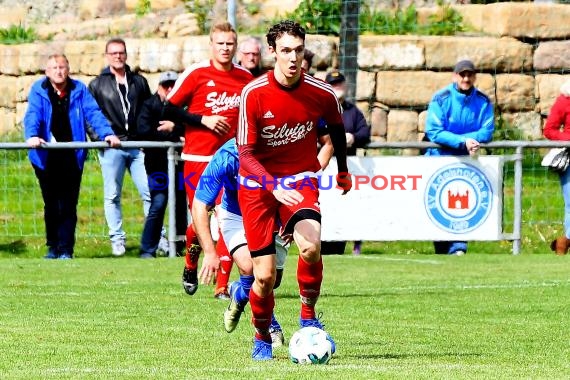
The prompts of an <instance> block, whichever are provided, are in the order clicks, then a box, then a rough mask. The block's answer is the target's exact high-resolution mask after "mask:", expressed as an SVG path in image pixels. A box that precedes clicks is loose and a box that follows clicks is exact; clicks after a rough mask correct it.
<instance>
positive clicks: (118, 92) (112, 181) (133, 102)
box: [89, 38, 167, 256]
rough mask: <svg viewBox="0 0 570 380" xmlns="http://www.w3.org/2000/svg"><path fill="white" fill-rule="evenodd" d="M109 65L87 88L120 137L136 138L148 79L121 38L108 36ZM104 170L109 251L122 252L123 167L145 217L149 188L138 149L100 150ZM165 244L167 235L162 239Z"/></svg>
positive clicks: (142, 157)
mask: <svg viewBox="0 0 570 380" xmlns="http://www.w3.org/2000/svg"><path fill="white" fill-rule="evenodd" d="M105 57H106V58H107V62H108V64H109V65H108V66H107V67H105V68H104V69H103V71H102V72H101V74H99V76H97V77H96V78H95V79H93V81H91V83H90V84H89V90H90V91H91V93H92V94H93V96H94V97H95V100H97V103H98V104H99V106H100V107H101V110H102V111H103V113H104V114H105V116H106V117H107V119H108V120H109V121H110V122H111V127H112V128H113V131H114V132H115V134H116V135H117V136H118V137H119V138H120V139H121V141H131V140H136V139H137V134H136V132H137V119H138V116H139V114H140V111H141V109H142V105H143V103H144V101H145V100H146V99H148V98H150V96H151V92H150V88H149V86H148V82H147V80H146V79H145V78H144V77H143V76H142V75H139V74H137V73H135V72H133V71H131V69H130V68H129V66H128V65H127V64H126V61H127V46H126V43H125V41H124V40H122V39H120V38H113V39H110V40H109V41H108V42H107V44H106V47H105ZM99 162H100V164H101V171H102V173H103V187H104V197H105V201H104V202H105V203H104V206H105V207H104V208H105V218H106V219H107V225H108V227H109V237H110V239H111V247H112V253H113V255H115V256H122V255H124V254H125V244H126V233H125V231H124V230H123V216H122V210H121V194H122V190H123V180H124V177H125V171H127V170H128V171H129V173H130V174H131V178H132V179H133V182H134V183H135V186H136V187H137V190H138V192H139V194H140V196H141V198H142V200H143V210H144V215H145V217H146V216H147V215H148V210H149V207H150V192H149V188H148V181H147V175H146V171H145V167H144V153H143V151H142V150H141V149H137V148H130V149H114V150H105V151H100V152H99ZM163 240H164V243H165V244H167V242H166V239H163Z"/></svg>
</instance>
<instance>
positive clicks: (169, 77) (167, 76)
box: [158, 71, 178, 84]
mask: <svg viewBox="0 0 570 380" xmlns="http://www.w3.org/2000/svg"><path fill="white" fill-rule="evenodd" d="M176 79H178V74H176V73H175V72H174V71H165V72H163V73H162V74H160V77H159V78H158V84H163V83H164V82H175V81H176Z"/></svg>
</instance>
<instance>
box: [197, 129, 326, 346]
mask: <svg viewBox="0 0 570 380" xmlns="http://www.w3.org/2000/svg"><path fill="white" fill-rule="evenodd" d="M323 133H326V132H325V131H323ZM320 143H321V144H322V146H323V148H322V149H321V150H320V152H319V162H320V163H321V167H322V168H323V169H324V168H325V167H326V166H327V165H328V163H329V161H330V158H331V156H332V143H331V141H330V138H329V137H328V135H325V136H321V137H320ZM238 171H239V158H238V151H237V145H236V140H235V139H231V140H229V141H227V142H226V143H225V144H224V145H223V146H222V147H221V148H220V149H219V150H218V151H217V152H216V154H215V155H214V157H213V158H212V160H211V161H210V162H209V163H208V166H207V167H206V169H205V170H204V172H203V173H202V176H201V177H200V182H199V183H198V186H197V187H196V193H195V195H194V202H193V204H192V222H193V223H194V229H195V231H196V235H197V236H198V240H199V241H200V245H201V247H202V249H203V251H204V259H203V261H202V267H201V269H200V273H199V275H198V277H199V280H200V282H201V283H202V284H210V283H211V282H212V280H213V279H215V278H216V271H217V270H218V269H219V267H220V258H219V257H218V255H217V254H216V249H215V243H214V240H213V238H212V235H211V232H210V231H211V230H210V211H211V210H212V209H213V208H214V205H215V204H216V198H217V197H218V195H219V193H220V191H221V190H222V189H223V190H224V192H223V195H222V199H221V203H220V205H219V206H218V207H217V209H216V216H217V219H218V223H219V224H220V231H221V233H222V235H223V238H224V240H225V242H226V245H227V247H228V250H229V252H230V254H231V255H232V258H233V260H234V262H235V263H236V265H237V267H238V270H239V273H240V278H239V281H236V282H233V283H231V284H230V289H229V292H230V304H229V305H228V308H227V310H226V311H225V312H224V327H225V329H226V331H227V332H228V333H230V332H232V331H233V330H234V329H235V328H236V327H237V324H238V322H239V319H240V317H241V314H242V313H243V310H244V308H245V305H246V304H247V302H248V301H249V291H250V289H251V285H252V284H253V281H254V276H253V263H252V261H251V256H250V252H249V249H248V247H247V241H246V240H245V231H244V227H243V220H242V214H241V210H240V207H239V204H238V200H237V190H238V186H239V185H238V179H237V177H238ZM288 240H289V239H285V240H284V239H283V238H282V237H280V236H279V235H277V234H276V237H275V248H276V252H277V265H276V269H277V276H276V281H275V285H274V289H276V288H277V287H279V285H280V283H281V279H282V277H283V268H284V265H285V258H286V255H287V250H288V248H289V244H288ZM270 334H271V340H272V345H273V347H274V348H275V347H279V346H281V345H283V343H284V337H283V331H282V329H281V326H280V325H279V323H278V322H277V320H276V319H275V315H273V316H272V320H271V326H270Z"/></svg>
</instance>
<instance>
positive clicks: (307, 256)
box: [299, 241, 321, 263]
mask: <svg viewBox="0 0 570 380" xmlns="http://www.w3.org/2000/svg"><path fill="white" fill-rule="evenodd" d="M299 254H300V255H301V257H302V258H303V260H305V261H306V262H308V263H314V262H317V261H319V258H320V254H321V245H320V243H318V242H309V241H305V242H304V243H303V245H302V246H301V247H299Z"/></svg>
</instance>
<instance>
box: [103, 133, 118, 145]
mask: <svg viewBox="0 0 570 380" xmlns="http://www.w3.org/2000/svg"><path fill="white" fill-rule="evenodd" d="M105 142H106V143H107V144H109V145H110V146H111V148H117V147H119V146H121V140H119V138H118V137H117V136H115V135H109V136H107V137H105Z"/></svg>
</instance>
